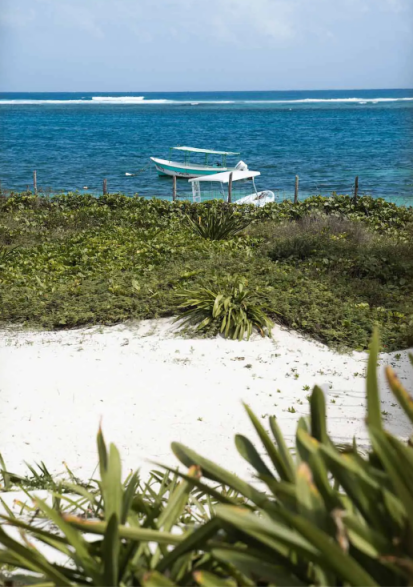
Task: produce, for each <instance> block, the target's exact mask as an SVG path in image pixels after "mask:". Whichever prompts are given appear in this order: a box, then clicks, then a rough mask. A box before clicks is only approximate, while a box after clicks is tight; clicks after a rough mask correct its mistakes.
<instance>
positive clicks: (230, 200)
mask: <svg viewBox="0 0 413 587" xmlns="http://www.w3.org/2000/svg"><path fill="white" fill-rule="evenodd" d="M231 202H232V171H231V173H230V174H229V181H228V204H231Z"/></svg>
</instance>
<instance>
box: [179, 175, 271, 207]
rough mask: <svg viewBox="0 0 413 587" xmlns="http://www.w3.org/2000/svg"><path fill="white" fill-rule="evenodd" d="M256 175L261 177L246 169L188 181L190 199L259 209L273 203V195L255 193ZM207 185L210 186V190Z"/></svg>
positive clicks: (267, 191) (262, 192)
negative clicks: (190, 193)
mask: <svg viewBox="0 0 413 587" xmlns="http://www.w3.org/2000/svg"><path fill="white" fill-rule="evenodd" d="M258 175H261V173H260V172H259V171H251V170H249V169H246V170H235V171H224V172H221V173H216V174H214V175H208V176H205V177H196V178H194V179H190V180H189V183H190V184H191V185H192V199H193V201H194V202H202V201H206V200H223V201H224V202H232V203H234V204H252V205H254V206H257V207H260V208H261V207H262V206H265V204H269V203H270V202H275V195H274V192H271V191H269V190H264V191H260V192H259V191H257V188H256V186H255V181H254V178H255V177H257V176H258ZM234 183H235V184H236V185H234ZM209 184H212V188H211V187H210V186H209ZM251 189H252V190H253V191H252V193H251Z"/></svg>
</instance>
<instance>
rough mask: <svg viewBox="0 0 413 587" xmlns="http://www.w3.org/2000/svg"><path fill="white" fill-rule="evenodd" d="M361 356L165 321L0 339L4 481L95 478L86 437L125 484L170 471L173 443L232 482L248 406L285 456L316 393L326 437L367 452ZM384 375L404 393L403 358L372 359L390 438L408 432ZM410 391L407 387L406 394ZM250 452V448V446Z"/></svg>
mask: <svg viewBox="0 0 413 587" xmlns="http://www.w3.org/2000/svg"><path fill="white" fill-rule="evenodd" d="M366 357H367V354H366V353H364V352H352V353H351V354H340V353H337V352H334V351H332V350H330V349H329V348H328V347H326V346H325V345H323V344H321V343H318V342H316V341H314V340H311V339H308V338H304V337H303V336H301V335H300V334H298V333H296V332H294V331H288V330H286V329H283V328H281V327H279V326H276V327H275V328H274V331H273V337H272V339H269V338H261V337H260V336H259V335H258V334H254V335H253V337H252V338H251V340H250V341H242V342H238V341H232V340H227V339H223V338H222V337H220V336H218V337H216V338H214V339H200V338H192V339H189V338H185V337H183V336H182V335H181V334H180V333H179V331H178V330H177V325H176V324H175V323H174V321H173V320H172V319H161V320H147V321H142V322H128V323H125V324H119V325H116V326H111V327H103V326H102V327H91V328H82V329H77V330H66V331H54V332H52V331H23V330H20V331H18V330H15V329H8V330H3V332H2V335H1V340H0V373H1V376H0V390H1V391H0V405H1V425H0V429H1V435H0V436H1V437H0V440H1V443H0V452H1V454H2V455H3V458H4V460H5V462H6V464H7V468H8V470H10V471H13V472H16V473H19V474H24V473H27V467H26V466H25V461H26V462H28V463H30V464H32V465H33V464H35V463H37V462H40V461H44V463H45V464H46V466H47V467H48V468H49V470H50V471H51V472H53V473H56V474H64V472H65V468H64V465H63V464H62V463H63V461H64V462H66V463H67V464H68V466H69V467H70V468H71V470H72V471H73V472H74V473H75V474H76V475H78V476H79V477H80V478H82V479H87V478H89V477H90V476H92V475H93V474H94V472H95V467H96V464H97V450H96V433H97V431H98V427H99V424H100V423H101V424H102V427H103V431H104V434H105V437H106V439H107V441H111V442H114V443H115V444H116V445H117V447H118V448H119V450H120V453H121V456H122V461H123V473H124V474H125V475H126V474H127V472H128V471H129V470H130V469H137V468H141V469H142V471H144V472H147V471H148V470H150V469H151V468H152V467H153V466H154V465H153V464H151V461H155V462H158V463H164V464H167V465H170V466H175V465H176V464H177V461H176V460H175V458H174V456H173V454H172V452H171V449H170V443H171V442H172V441H179V442H182V443H184V444H185V445H187V446H189V447H191V448H192V449H194V450H196V451H197V452H199V453H200V454H202V455H203V456H206V457H208V458H210V459H213V460H214V461H216V462H218V463H219V464H221V465H222V466H224V467H226V468H227V469H228V470H231V471H234V472H236V473H238V474H240V475H242V474H249V469H248V467H247V466H246V464H245V462H244V461H243V459H242V458H241V457H240V456H239V454H238V453H237V451H236V449H235V446H234V435H235V434H236V433H242V434H244V435H246V436H247V437H249V438H251V440H253V441H254V442H255V443H256V445H257V447H259V441H258V440H256V437H255V433H254V431H253V430H252V426H251V424H250V422H249V420H248V418H247V415H246V414H245V412H244V409H243V407H242V402H243V401H244V402H246V403H247V404H248V405H249V406H250V407H251V408H252V409H253V410H254V411H255V413H256V414H257V416H258V417H259V418H262V422H263V424H264V425H265V426H267V420H268V415H275V416H276V417H277V420H278V422H279V424H280V426H281V429H282V431H283V433H284V434H285V437H286V439H287V441H288V442H289V444H291V445H292V443H293V440H294V434H295V429H296V424H297V420H298V419H299V418H300V417H301V416H306V415H307V414H308V412H309V406H308V400H307V396H308V395H309V393H310V390H311V389H312V387H313V385H315V384H318V385H320V386H321V387H322V389H323V391H324V393H325V396H326V403H327V414H328V429H329V432H330V434H331V436H332V438H333V439H334V441H336V442H338V443H348V442H350V441H351V439H352V436H353V435H354V436H355V437H356V440H357V443H358V444H359V446H360V447H366V446H367V445H368V437H367V432H366V430H365V426H364V418H365V378H364V376H365V369H366ZM387 364H392V365H393V366H394V368H395V370H396V372H397V373H398V375H399V377H400V379H401V381H402V382H403V383H404V384H405V385H406V386H407V388H408V389H409V390H410V391H413V389H411V377H410V378H409V375H410V372H409V370H410V369H411V367H410V365H409V361H408V353H407V351H401V352H400V353H396V352H393V353H388V354H382V355H381V359H380V365H381V367H380V386H381V398H382V404H381V405H382V412H383V414H384V421H385V424H386V426H387V427H388V428H389V429H390V430H391V431H392V432H393V433H395V434H397V435H398V436H400V437H402V438H403V437H406V436H407V435H408V434H409V424H408V422H406V419H405V417H404V415H403V414H402V411H401V409H400V408H399V406H398V405H396V401H395V399H394V397H393V396H392V394H391V392H390V391H389V390H388V388H387V386H386V384H385V381H384V376H383V372H382V366H384V365H387ZM409 386H410V387H409ZM259 449H260V447H259Z"/></svg>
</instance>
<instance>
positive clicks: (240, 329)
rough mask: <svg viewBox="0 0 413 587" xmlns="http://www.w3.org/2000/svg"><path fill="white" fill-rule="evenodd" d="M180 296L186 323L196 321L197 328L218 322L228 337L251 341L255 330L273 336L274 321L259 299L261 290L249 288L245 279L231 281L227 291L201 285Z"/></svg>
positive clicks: (263, 334) (207, 326)
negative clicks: (214, 289) (245, 338)
mask: <svg viewBox="0 0 413 587" xmlns="http://www.w3.org/2000/svg"><path fill="white" fill-rule="evenodd" d="M178 295H179V297H180V299H181V300H183V301H182V303H181V305H180V308H181V309H184V312H183V314H182V316H183V320H182V323H183V324H196V328H197V330H207V329H208V328H211V326H214V324H217V325H218V327H219V331H220V332H221V333H222V334H223V335H224V336H225V337H227V338H232V339H238V340H242V339H243V338H244V337H245V336H246V337H247V340H249V338H250V336H251V334H252V331H253V330H254V329H256V330H258V332H259V333H260V334H261V336H265V334H268V336H270V335H271V328H272V326H273V323H272V321H271V320H270V319H269V318H268V316H267V315H266V313H265V311H264V309H263V307H262V306H261V305H260V304H259V303H258V301H257V298H258V296H259V295H260V292H259V291H255V292H252V291H251V290H249V289H248V287H247V285H246V282H245V280H237V281H235V282H232V283H231V282H229V283H228V287H227V290H226V291H223V292H222V291H221V292H220V291H213V290H211V289H208V288H206V287H201V288H199V289H197V290H186V291H184V292H182V293H180V294H178Z"/></svg>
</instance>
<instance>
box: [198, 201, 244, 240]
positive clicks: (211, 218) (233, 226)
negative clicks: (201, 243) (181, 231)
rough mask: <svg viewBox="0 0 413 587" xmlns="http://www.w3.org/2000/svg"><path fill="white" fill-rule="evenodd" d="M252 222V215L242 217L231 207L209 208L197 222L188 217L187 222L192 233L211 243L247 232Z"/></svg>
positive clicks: (201, 214) (200, 215)
mask: <svg viewBox="0 0 413 587" xmlns="http://www.w3.org/2000/svg"><path fill="white" fill-rule="evenodd" d="M252 221H253V217H252V216H251V215H250V216H245V215H241V214H240V213H239V212H238V210H237V209H236V208H235V207H231V206H219V207H217V206H209V207H207V208H205V210H203V211H202V212H201V213H200V214H199V216H198V217H197V219H196V220H193V219H192V218H191V217H190V216H186V222H187V224H188V225H189V227H190V228H191V229H192V231H193V232H194V233H195V234H197V235H199V236H200V237H202V238H204V239H208V240H211V241H216V240H225V239H229V238H233V237H234V236H237V235H238V234H239V233H241V232H242V231H243V230H245V229H246V228H247V226H249V225H250V224H251V222H252Z"/></svg>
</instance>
